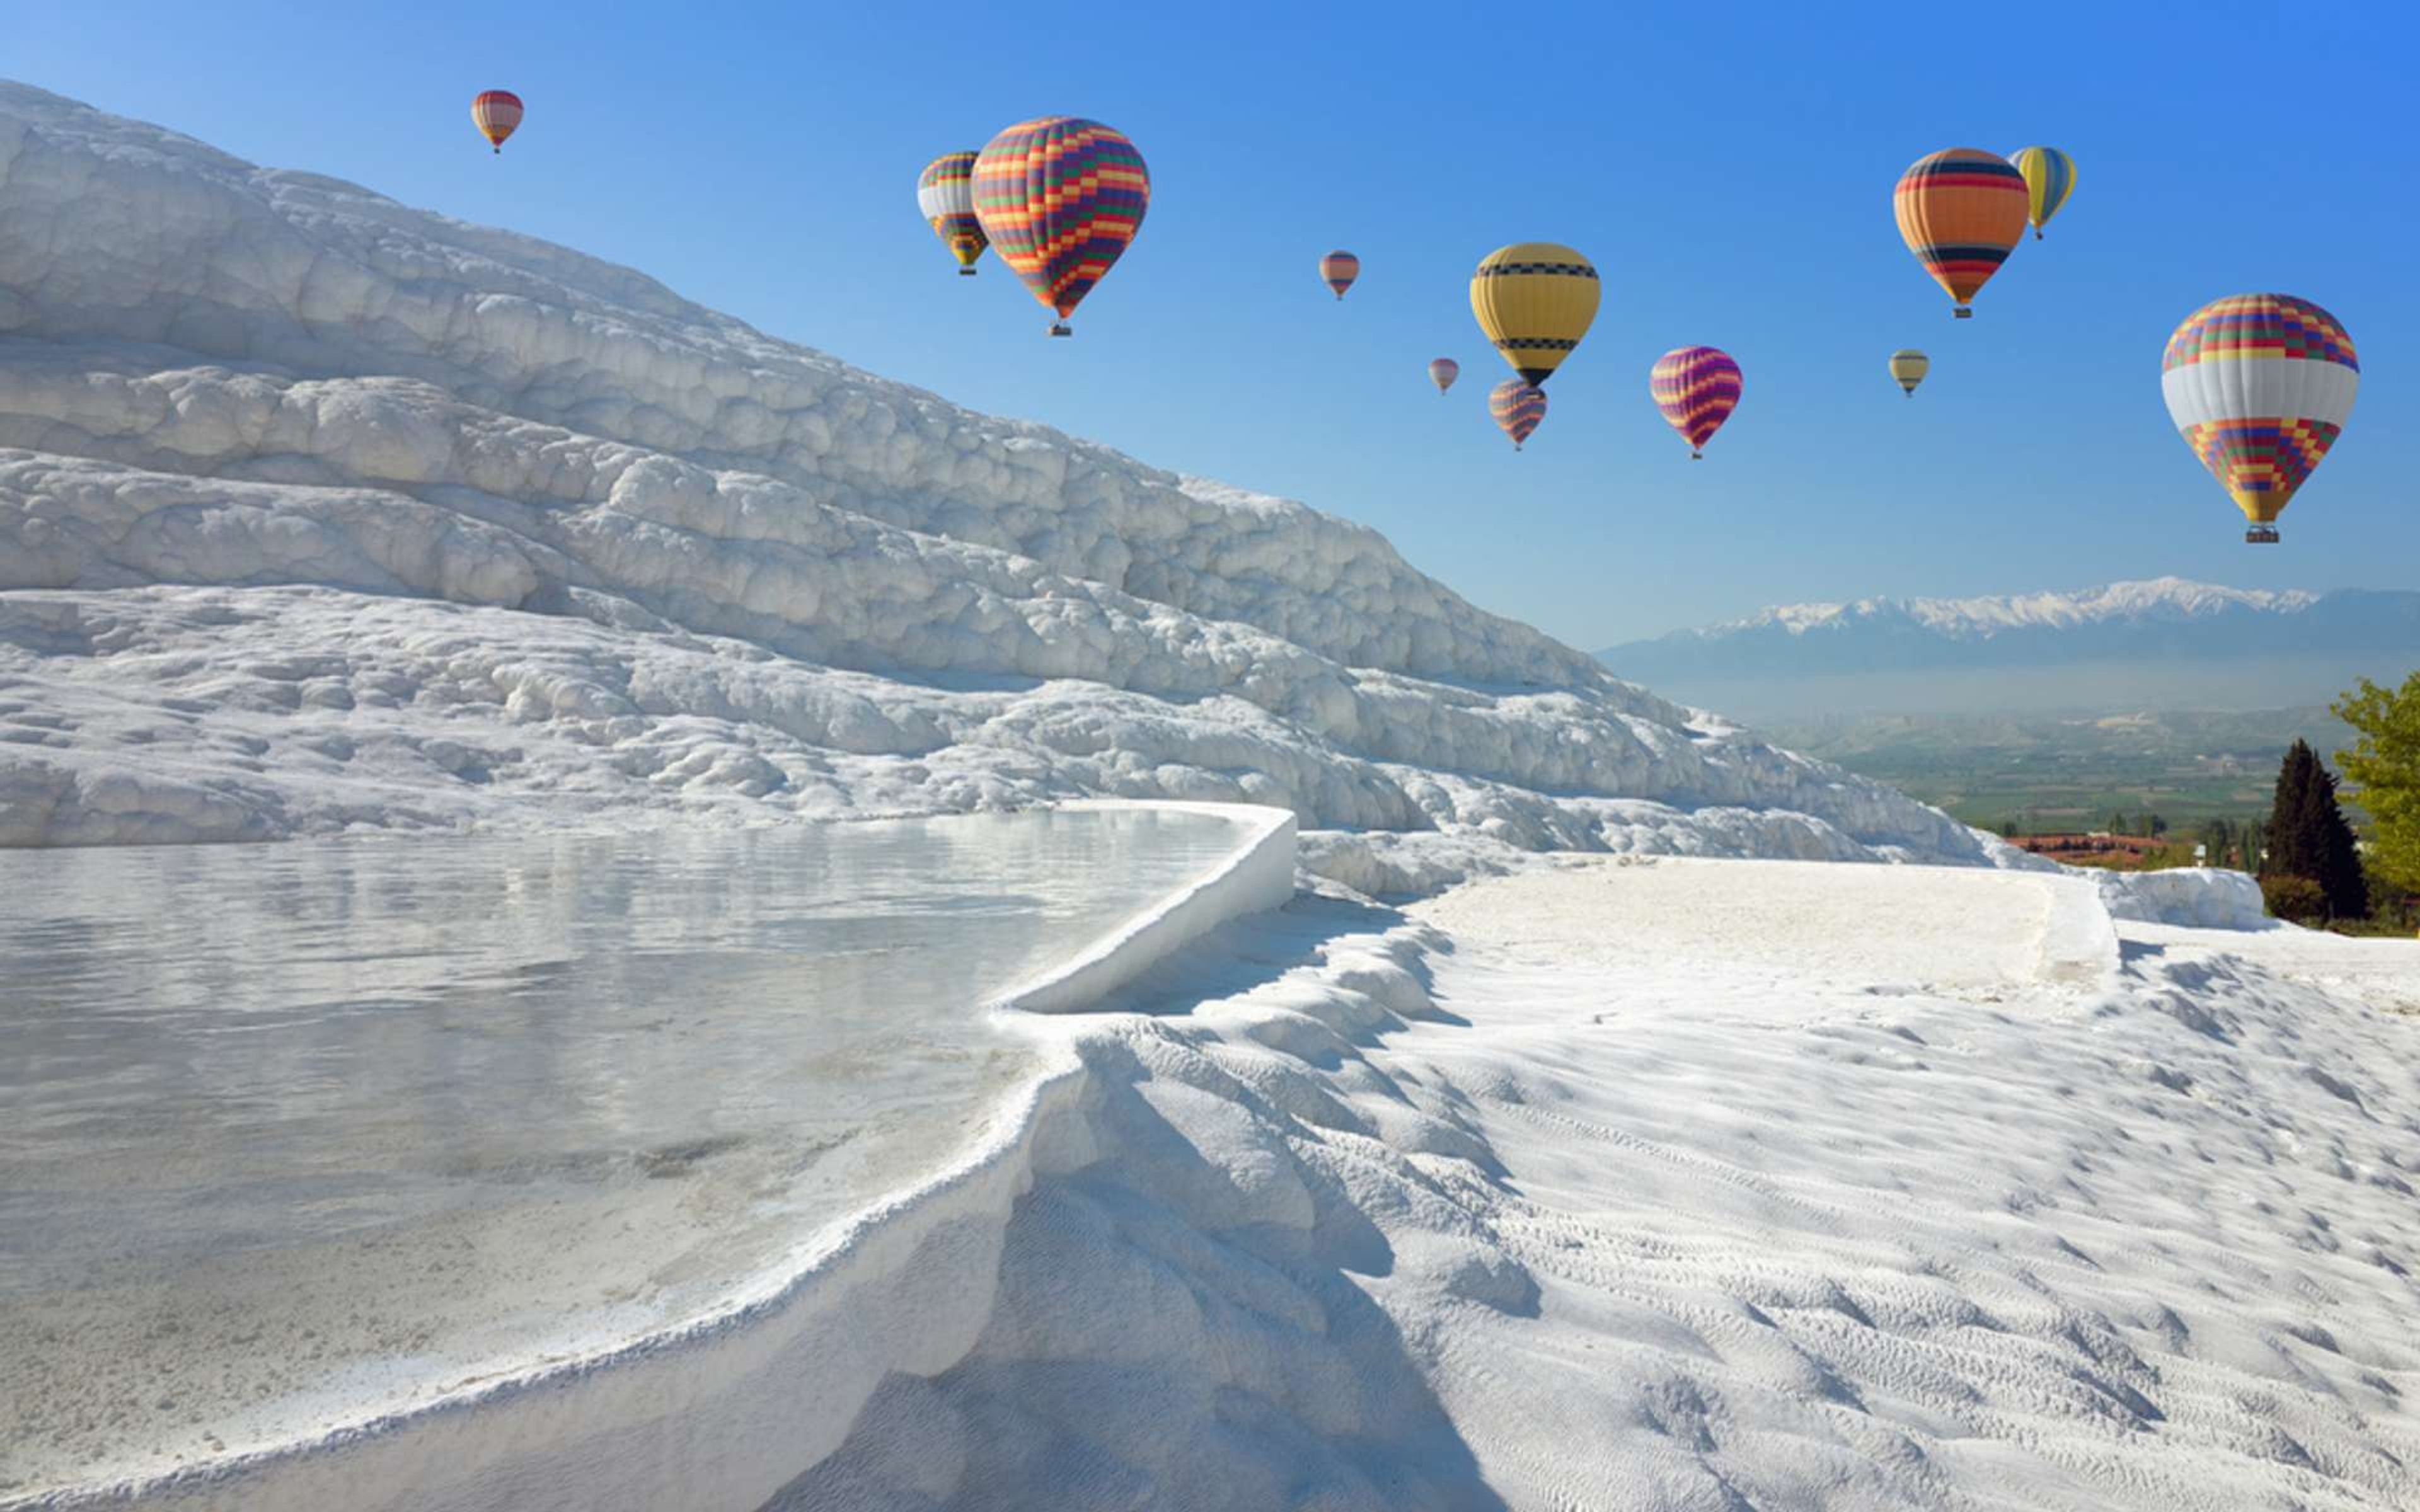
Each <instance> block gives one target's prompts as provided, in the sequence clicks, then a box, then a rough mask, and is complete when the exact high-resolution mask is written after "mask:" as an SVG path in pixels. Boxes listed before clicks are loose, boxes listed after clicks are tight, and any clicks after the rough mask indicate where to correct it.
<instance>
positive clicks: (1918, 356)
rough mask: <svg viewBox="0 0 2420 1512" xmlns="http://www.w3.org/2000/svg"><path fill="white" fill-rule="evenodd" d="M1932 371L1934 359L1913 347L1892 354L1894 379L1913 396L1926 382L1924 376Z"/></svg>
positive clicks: (1902, 348) (1891, 369) (1891, 373)
mask: <svg viewBox="0 0 2420 1512" xmlns="http://www.w3.org/2000/svg"><path fill="white" fill-rule="evenodd" d="M1931 371H1932V359H1931V358H1930V357H1927V356H1925V355H1924V354H1923V353H1922V352H1920V351H1917V350H1916V348H1915V347H1900V349H1899V350H1897V351H1895V352H1893V353H1891V354H1890V376H1891V378H1892V379H1893V380H1894V381H1895V382H1897V383H1898V384H1899V386H1900V388H1902V389H1905V390H1906V391H1907V392H1908V393H1911V394H1912V393H1915V392H1916V385H1917V384H1919V383H1921V382H1923V381H1924V375H1926V374H1927V373H1930V372H1931Z"/></svg>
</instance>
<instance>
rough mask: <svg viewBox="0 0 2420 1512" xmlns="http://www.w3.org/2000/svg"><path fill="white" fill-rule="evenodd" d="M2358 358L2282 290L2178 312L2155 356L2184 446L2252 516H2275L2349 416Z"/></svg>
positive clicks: (2336, 324) (2312, 310)
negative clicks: (2179, 320) (2161, 349)
mask: <svg viewBox="0 0 2420 1512" xmlns="http://www.w3.org/2000/svg"><path fill="white" fill-rule="evenodd" d="M2360 387H2361V363H2360V361H2359V360H2358V359H2357V358H2356V357H2355V356H2354V354H2353V349H2352V337H2351V336H2350V335H2349V334H2347V333H2346V332H2345V328H2344V325H2343V323H2342V322H2340V321H2339V320H2337V319H2336V317H2335V316H2332V315H2330V314H2328V312H2327V311H2325V310H2322V309H2320V308H2319V306H2318V305H2316V304H2313V303H2312V302H2311V301H2308V300H2298V299H2296V298H2294V297H2293V296H2292V295H2290V294H2234V295H2229V296H2228V297H2227V298H2226V299H2223V300H2212V301H2210V302H2209V303H2208V304H2205V305H2203V306H2202V307H2201V308H2200V309H2198V310H2195V312H2194V313H2193V314H2191V315H2189V316H2185V322H2184V324H2182V325H2180V326H2179V327H2177V330H2176V334H2174V335H2172V336H2170V337H2169V338H2168V346H2167V350H2166V352H2165V353H2164V354H2163V355H2162V357H2161V359H2160V391H2161V393H2162V394H2163V395H2164V396H2165V398H2166V399H2167V401H2168V415H2169V418H2170V419H2172V420H2174V421H2175V422H2176V423H2177V429H2178V431H2179V432H2180V433H2181V434H2182V435H2183V436H2184V439H2185V444H2186V445H2188V446H2190V447H2192V448H2193V449H2194V455H2195V456H2198V457H2200V458H2201V461H2202V466H2204V467H2206V468H2208V469H2210V471H2211V476H2212V477H2214V478H2216V479H2217V480H2218V481H2219V485H2220V486H2222V487H2224V488H2226V492H2227V497H2229V498H2231V499H2233V500H2234V501H2235V505H2236V507H2237V508H2238V509H2241V510H2242V511H2243V517H2244V518H2245V519H2247V520H2249V521H2250V522H2251V529H2249V530H2247V531H2246V532H2244V535H2243V538H2244V539H2245V540H2247V541H2264V542H2266V541H2274V540H2276V539H2277V529H2276V521H2277V516H2278V514H2279V512H2281V511H2282V510H2284V509H2285V507H2286V505H2287V504H2288V503H2289V502H2291V501H2292V500H2293V498H2294V491H2295V490H2296V489H2298V488H2300V487H2301V486H2303V483H2304V479H2306V478H2308V477H2309V476H2310V475H2311V470H2312V469H2314V468H2316V467H2318V466H2319V462H2320V459H2321V458H2323V457H2325V456H2326V455H2328V448H2329V447H2331V446H2333V445H2335V440H2336V437H2337V436H2338V435H2339V434H2341V433H2342V432H2343V430H2344V424H2345V421H2346V420H2347V419H2348V418H2350V416H2351V414H2352V401H2353V395H2354V393H2356V392H2357V391H2358V390H2359V389H2360Z"/></svg>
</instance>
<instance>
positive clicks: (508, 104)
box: [471, 89, 521, 153]
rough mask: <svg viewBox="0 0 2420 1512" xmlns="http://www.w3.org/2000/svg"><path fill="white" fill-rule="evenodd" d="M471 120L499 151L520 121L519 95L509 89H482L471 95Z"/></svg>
mask: <svg viewBox="0 0 2420 1512" xmlns="http://www.w3.org/2000/svg"><path fill="white" fill-rule="evenodd" d="M471 122H472V124H473V125H474V126H476V127H478V128H479V134H480V135H481V136H484V137H486V138H487V139H488V145H489V147H494V148H495V149H496V150H497V151H498V152H499V153H501V152H503V151H504V138H506V137H508V136H510V135H512V134H513V128H514V127H516V126H519V125H520V123H521V97H520V96H519V95H517V94H515V93H513V92H512V91H511V90H509V89H482V90H480V91H479V92H478V93H477V94H476V95H473V96H472V97H471Z"/></svg>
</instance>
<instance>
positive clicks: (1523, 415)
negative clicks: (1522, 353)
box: [1487, 378, 1546, 452]
mask: <svg viewBox="0 0 2420 1512" xmlns="http://www.w3.org/2000/svg"><path fill="white" fill-rule="evenodd" d="M1487 412H1488V413H1489V414H1491V415H1494V416H1495V417H1496V424H1497V429H1499V430H1501V431H1503V432H1504V434H1505V435H1507V436H1510V437H1512V450H1514V451H1516V452H1517V451H1519V450H1520V449H1521V443H1522V442H1523V441H1526V440H1528V439H1529V433H1530V432H1531V431H1533V430H1536V429H1537V428H1538V422H1540V421H1542V420H1544V419H1545V418H1546V391H1545V390H1544V389H1542V388H1539V387H1538V386H1537V385H1536V384H1534V383H1524V382H1523V381H1521V380H1520V379H1519V378H1506V379H1505V380H1504V381H1503V382H1501V383H1498V384H1497V385H1496V387H1495V388H1493V389H1490V390H1489V391H1488V393H1487Z"/></svg>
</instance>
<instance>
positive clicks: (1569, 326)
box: [1470, 241, 1599, 387]
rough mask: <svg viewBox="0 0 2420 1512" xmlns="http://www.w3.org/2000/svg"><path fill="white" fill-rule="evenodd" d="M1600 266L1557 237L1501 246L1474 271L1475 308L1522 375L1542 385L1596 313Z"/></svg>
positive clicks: (1483, 327)
mask: <svg viewBox="0 0 2420 1512" xmlns="http://www.w3.org/2000/svg"><path fill="white" fill-rule="evenodd" d="M1598 288H1599V285H1598V284H1597V277H1596V269H1595V268H1594V267H1592V266H1591V265H1590V262H1589V260H1588V259H1587V258H1586V257H1583V256H1581V255H1579V254H1578V253H1576V252H1574V251H1573V250H1572V249H1571V248H1569V247H1565V246H1559V245H1558V244H1557V243H1555V242H1552V241H1519V242H1515V243H1513V244H1512V246H1509V247H1498V248H1497V249H1496V250H1495V251H1494V252H1491V253H1489V254H1488V255H1486V256H1485V257H1483V258H1481V260H1480V264H1479V269H1478V270H1477V271H1476V272H1474V273H1472V274H1471V275H1470V313H1471V314H1472V315H1474V316H1478V317H1479V329H1480V330H1481V331H1483V332H1486V333H1487V339H1488V340H1489V341H1492V342H1494V343H1495V344H1496V349H1497V351H1498V352H1500V353H1502V354H1503V356H1504V361H1505V362H1506V363H1510V364H1512V371H1513V372H1515V373H1518V374H1520V375H1521V378H1522V380H1523V381H1524V382H1527V383H1528V384H1530V385H1531V386H1533V387H1534V386H1536V385H1539V384H1543V383H1544V382H1545V381H1546V379H1547V378H1550V377H1552V376H1553V374H1554V371H1555V369H1557V368H1558V367H1560V366H1561V365H1562V363H1563V359H1564V358H1566V357H1569V356H1570V355H1571V354H1572V348H1573V347H1576V346H1578V345H1579V344H1580V338H1581V337H1582V336H1585V335H1587V334H1588V328H1589V323H1590V321H1592V320H1594V319H1595V318H1596V304H1597V294H1598Z"/></svg>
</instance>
